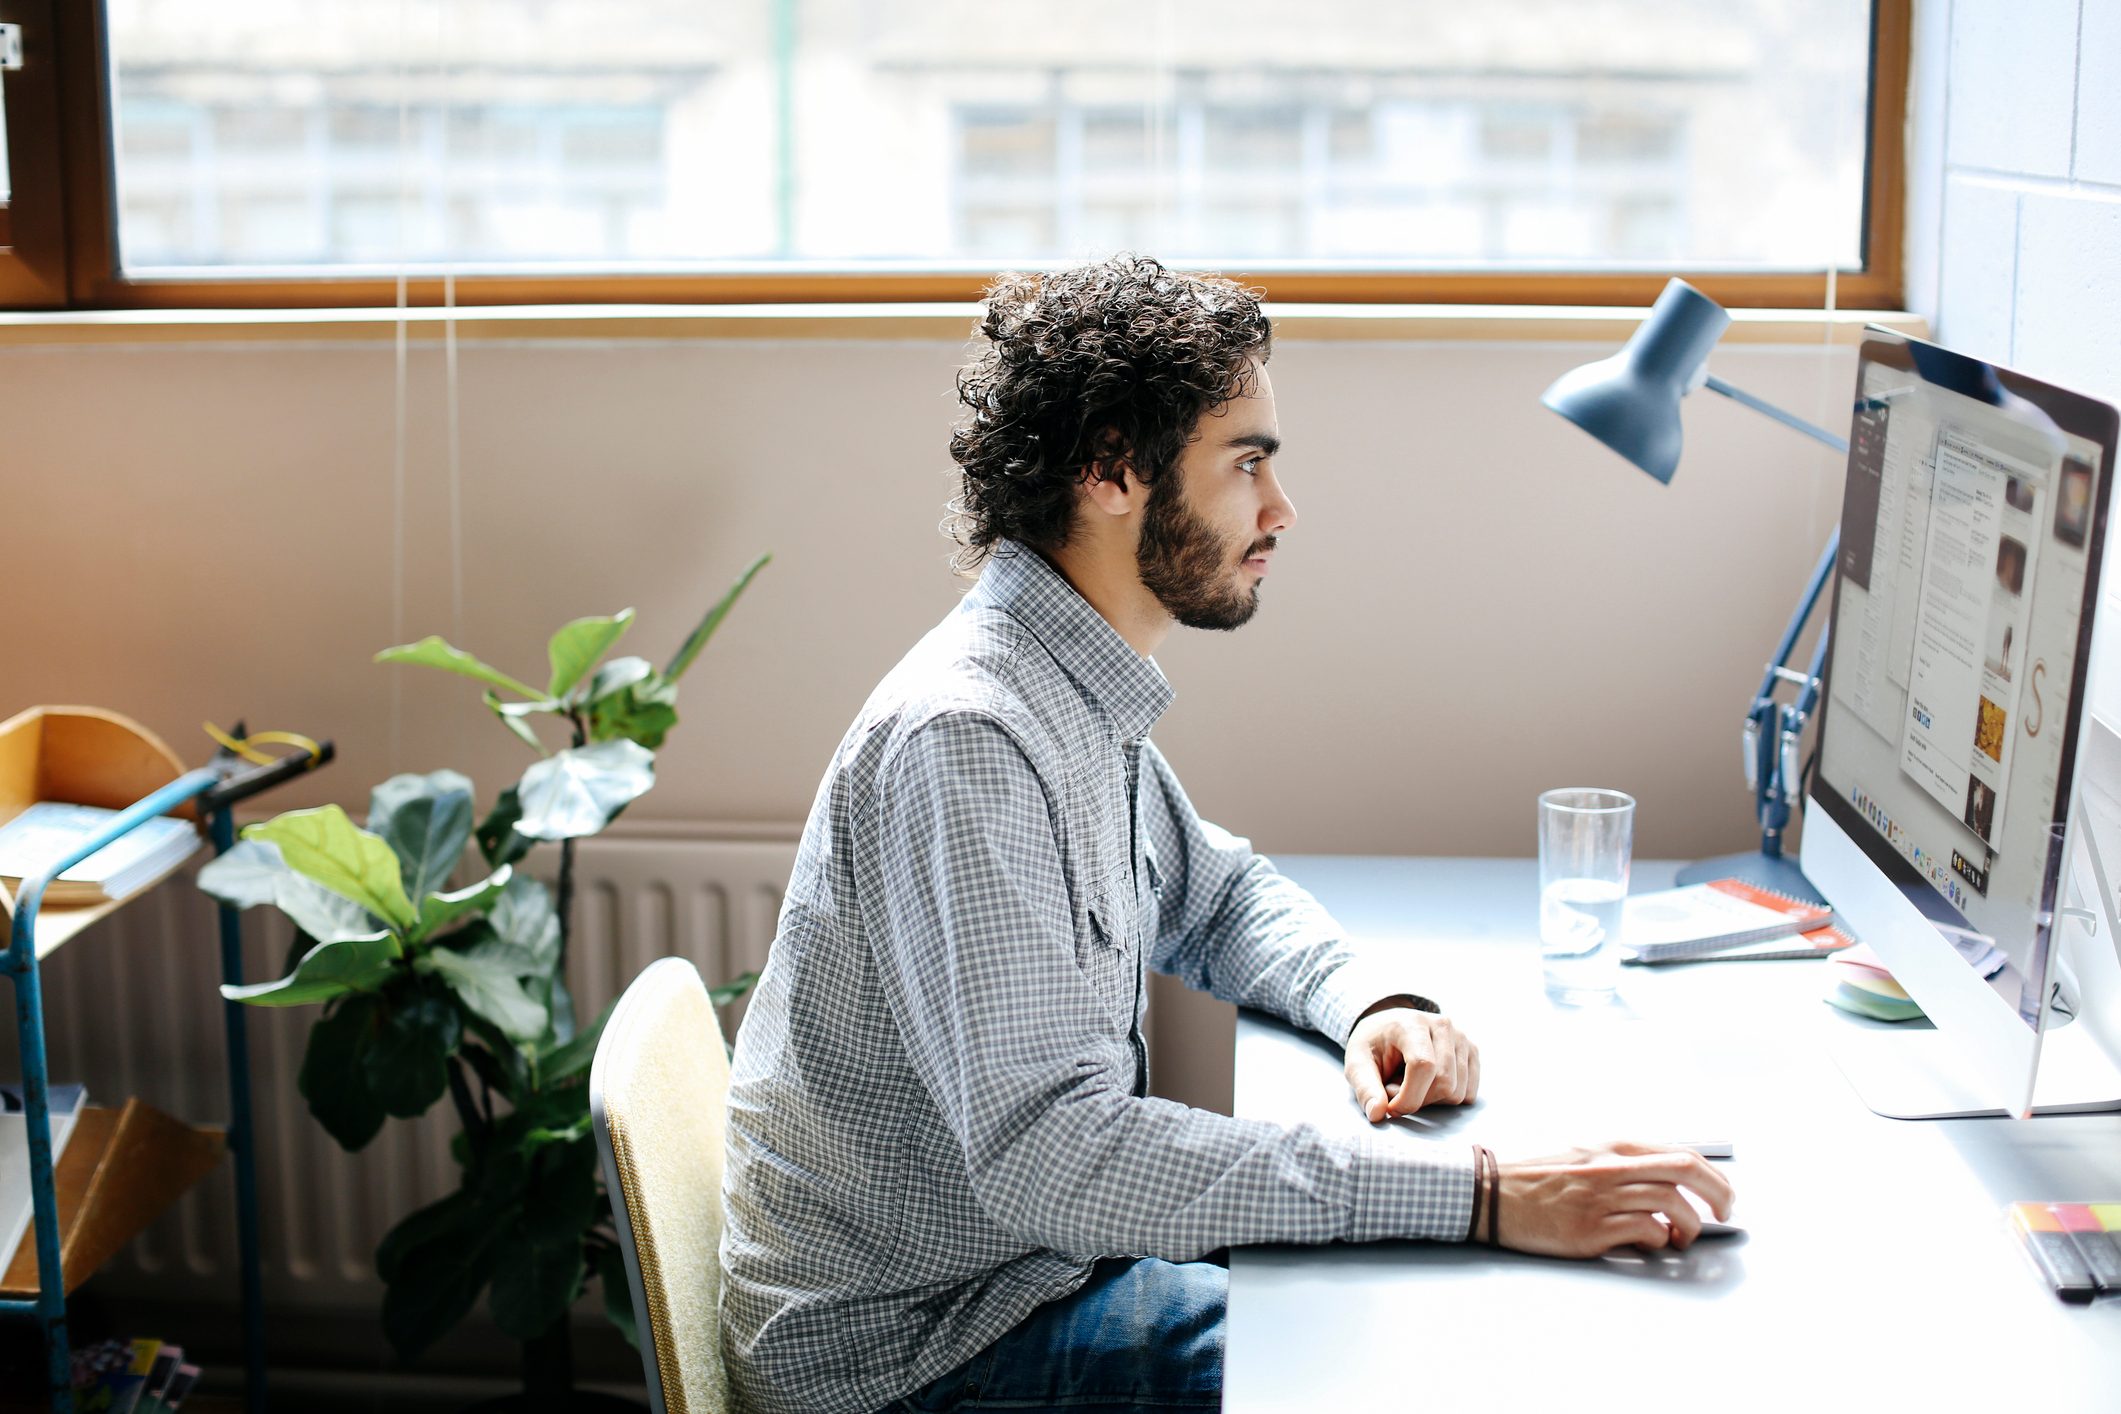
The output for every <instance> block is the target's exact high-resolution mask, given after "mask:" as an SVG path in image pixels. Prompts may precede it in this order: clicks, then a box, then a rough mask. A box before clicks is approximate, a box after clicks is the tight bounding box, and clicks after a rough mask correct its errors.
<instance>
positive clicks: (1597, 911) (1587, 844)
mask: <svg viewBox="0 0 2121 1414" xmlns="http://www.w3.org/2000/svg"><path fill="white" fill-rule="evenodd" d="M1634 843H1635V798H1634V797H1633V796H1630V795H1624V794H1622V793H1621V792H1619V791H1617V790H1597V789H1591V788H1586V787H1573V786H1572V787H1570V788H1568V789H1565V790H1550V791H1547V792H1545V793H1544V794H1542V795H1541V796H1540V797H1539V953H1540V960H1541V963H1542V965H1543V968H1544V970H1545V973H1546V987H1547V996H1548V997H1549V998H1551V999H1552V1000H1554V1001H1556V1002H1560V1003H1561V1004H1563V1005H1564V1006H1598V1005H1601V1004H1603V1003H1605V1002H1608V1001H1611V1000H1612V997H1613V991H1614V989H1615V988H1616V987H1617V986H1618V985H1619V982H1620V908H1621V902H1622V900H1624V899H1626V898H1627V896H1628V861H1629V856H1630V854H1631V853H1632V851H1633V848H1634Z"/></svg>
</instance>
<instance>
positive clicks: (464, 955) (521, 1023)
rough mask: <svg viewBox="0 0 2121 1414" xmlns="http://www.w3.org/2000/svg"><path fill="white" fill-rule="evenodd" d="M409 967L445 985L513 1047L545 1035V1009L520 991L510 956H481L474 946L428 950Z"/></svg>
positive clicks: (521, 986) (527, 994)
mask: <svg viewBox="0 0 2121 1414" xmlns="http://www.w3.org/2000/svg"><path fill="white" fill-rule="evenodd" d="M413 966H414V967H415V968H417V969H418V970H419V971H421V972H424V973H427V974H428V975H430V976H433V977H438V978H440V979H441V980H442V981H444V982H446V983H448V984H449V986H450V988H451V989H452V990H454V991H455V992H456V994H457V999H458V1000H459V1001H461V1002H463V1003H464V1006H465V1008H466V1009H467V1010H469V1011H470V1012H471V1013H472V1014H473V1015H474V1016H479V1017H483V1018H485V1019H486V1020H487V1021H490V1022H492V1023H493V1025H494V1026H495V1027H496V1028H497V1029H499V1031H500V1032H501V1034H502V1035H504V1036H506V1037H507V1038H508V1039H509V1040H511V1041H513V1042H515V1043H516V1044H518V1045H524V1044H528V1043H529V1042H532V1041H535V1040H537V1039H538V1037H540V1036H542V1035H544V1034H545V1025H546V1016H545V1008H543V1007H541V1006H539V1005H538V1003H537V999H536V998H534V997H532V996H531V995H530V994H529V993H528V992H526V991H524V990H523V984H522V982H521V981H520V980H518V977H517V974H516V971H515V968H514V966H513V955H512V954H509V955H505V956H504V957H501V958H495V957H492V956H482V955H481V953H480V949H478V948H476V947H474V948H473V949H471V951H469V952H458V951H456V950H455V949H453V948H446V947H437V948H428V949H426V950H425V951H423V952H421V953H420V954H419V955H418V956H417V957H415V958H414V959H413Z"/></svg>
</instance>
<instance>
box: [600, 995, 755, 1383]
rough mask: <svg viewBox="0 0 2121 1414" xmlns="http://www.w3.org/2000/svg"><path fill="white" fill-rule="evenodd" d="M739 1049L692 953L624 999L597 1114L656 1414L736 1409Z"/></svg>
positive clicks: (606, 1046)
mask: <svg viewBox="0 0 2121 1414" xmlns="http://www.w3.org/2000/svg"><path fill="white" fill-rule="evenodd" d="M728 1101H729V1058H728V1053H727V1052H726V1051H725V1050H724V1048H723V1045H722V1028H721V1026H720V1024H719V1023H718V1022H717V1021H716V1020H715V1015H714V1006H713V1004H712V1003H711V1002H709V1001H708V999H707V988H706V986H705V984H703V983H702V982H701V981H700V974H699V973H698V971H697V970H695V969H694V967H693V965H692V964H691V963H689V962H687V961H686V960H685V959H683V958H680V957H666V958H663V959H661V960H659V961H656V962H652V963H650V964H649V965H648V966H647V967H645V968H643V969H642V970H641V975H640V976H638V977H636V978H634V979H633V984H632V985H631V986H629V987H628V988H627V989H626V992H625V995H623V996H621V997H620V998H619V1004H618V1005H617V1006H616V1007H614V1008H613V1009H612V1013H611V1019H610V1020H609V1021H608V1022H606V1023H605V1026H604V1034H603V1036H602V1037H601V1038H600V1039H599V1040H598V1042H597V1053H596V1060H595V1061H594V1062H593V1063H592V1065H591V1066H590V1070H589V1112H590V1114H591V1116H592V1117H593V1121H592V1122H593V1123H594V1125H595V1127H596V1135H597V1154H598V1157H599V1158H600V1159H601V1160H602V1162H603V1167H604V1186H605V1187H606V1188H607V1189H609V1190H610V1193H611V1215H612V1218H613V1221H614V1222H615V1223H616V1225H617V1227H618V1231H619V1247H620V1250H621V1251H622V1252H623V1253H624V1255H625V1259H626V1285H627V1287H628V1289H629V1290H630V1292H631V1293H632V1296H633V1312H634V1320H635V1323H636V1325H637V1326H638V1328H639V1331H640V1346H641V1364H642V1366H643V1367H644V1369H645V1370H646V1371H647V1375H648V1402H649V1406H650V1407H651V1408H652V1409H653V1410H654V1411H655V1414H726V1411H727V1410H728V1409H729V1408H730V1403H729V1384H728V1376H727V1373H726V1372H725V1371H724V1370H723V1368H722V1346H721V1319H720V1316H719V1314H718V1313H717V1310H716V1302H717V1301H718V1299H719V1298H720V1296H721V1290H722V1269H721V1261H720V1256H719V1253H718V1248H719V1246H720V1244H721V1238H722V1143H723V1139H724V1137H725V1134H726V1132H727V1129H728V1122H729V1121H728V1111H729V1104H728Z"/></svg>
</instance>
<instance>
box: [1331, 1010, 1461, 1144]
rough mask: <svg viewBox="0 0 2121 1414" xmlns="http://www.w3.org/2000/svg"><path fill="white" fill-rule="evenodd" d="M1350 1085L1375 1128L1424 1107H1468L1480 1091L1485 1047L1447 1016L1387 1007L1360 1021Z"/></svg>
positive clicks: (1351, 1049) (1353, 1039)
mask: <svg viewBox="0 0 2121 1414" xmlns="http://www.w3.org/2000/svg"><path fill="white" fill-rule="evenodd" d="M1346 1070H1347V1076H1348V1084H1349V1085H1350V1086H1351V1087H1352V1088H1353V1089H1354V1091H1355V1103H1357V1104H1358V1105H1361V1106H1362V1112H1363V1113H1364V1114H1365V1115H1367V1116H1369V1119H1370V1122H1371V1123H1372V1124H1377V1123H1380V1122H1382V1121H1384V1120H1386V1119H1389V1118H1391V1117H1393V1116H1395V1115H1410V1114H1412V1113H1414V1112H1415V1111H1416V1110H1418V1109H1420V1108H1422V1107H1423V1106H1424V1105H1465V1104H1470V1103H1472V1101H1473V1098H1474V1096H1476V1095H1477V1094H1479V1092H1480V1047H1478V1046H1476V1045H1474V1044H1473V1043H1472V1041H1471V1040H1469V1039H1468V1038H1467V1037H1466V1036H1465V1035H1464V1034H1463V1033H1461V1032H1460V1031H1459V1029H1458V1028H1457V1027H1456V1026H1453V1025H1452V1024H1451V1019H1450V1018H1449V1017H1447V1016H1439V1015H1437V1014H1436V1013H1434V1012H1428V1011H1416V1010H1415V1009H1414V1008H1413V1007H1408V1006H1388V1007H1386V1008H1384V1009H1383V1010H1380V1011H1373V1012H1371V1013H1369V1014H1368V1015H1367V1016H1365V1017H1363V1019H1362V1020H1360V1021H1358V1022H1356V1023H1355V1030H1354V1031H1353V1032H1352V1033H1351V1034H1350V1035H1349V1037H1348V1056H1347V1067H1346Z"/></svg>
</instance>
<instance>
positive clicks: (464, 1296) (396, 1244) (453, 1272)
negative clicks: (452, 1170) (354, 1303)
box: [376, 1193, 520, 1361]
mask: <svg viewBox="0 0 2121 1414" xmlns="http://www.w3.org/2000/svg"><path fill="white" fill-rule="evenodd" d="M519 1212H520V1209H519V1208H517V1207H514V1206H506V1207H502V1206H495V1205H493V1204H490V1203H488V1202H485V1201H482V1200H481V1199H480V1198H479V1197H478V1196H477V1195H472V1194H462V1193H460V1194H453V1195H451V1196H450V1197H448V1198H444V1199H443V1200H442V1201H441V1202H440V1203H436V1204H432V1205H430V1206H429V1207H426V1208H422V1209H421V1210H419V1211H418V1212H416V1213H414V1214H412V1215H411V1216H410V1217H408V1218H406V1219H405V1220H404V1221H403V1222H401V1223H399V1224H398V1226H397V1227H396V1228H393V1229H392V1230H391V1232H390V1235H389V1236H387V1237H385V1238H384V1239H383V1245H382V1246H381V1247H379V1248H377V1249H376V1266H377V1268H378V1269H379V1270H382V1271H384V1280H385V1281H386V1282H387V1283H388V1284H389V1285H388V1287H387V1289H386V1290H385V1291H384V1293H383V1333H384V1334H385V1335H387V1336H389V1337H390V1343H391V1345H392V1346H393V1347H394V1348H395V1349H396V1350H397V1353H398V1358H399V1359H400V1360H407V1361H409V1360H412V1359H414V1358H416V1357H417V1356H418V1355H419V1354H420V1352H422V1351H423V1350H425V1349H427V1347H428V1346H430V1345H432V1344H433V1343H434V1342H435V1341H436V1340H437V1339H439V1338H440V1337H441V1336H442V1335H444V1334H445V1333H447V1332H448V1331H449V1330H450V1329H451V1328H452V1327H454V1326H455V1325H456V1323H457V1322H458V1321H460V1320H462V1319H464V1317H465V1315H466V1314H467V1313H469V1312H470V1310H471V1308H472V1306H473V1305H474V1304H476V1303H477V1301H478V1299H479V1293H480V1292H481V1291H482V1290H484V1289H485V1287H486V1283H487V1281H488V1280H489V1278H490V1277H491V1276H492V1274H493V1268H494V1262H495V1259H496V1258H497V1257H498V1256H499V1255H500V1252H501V1247H502V1244H503V1242H504V1241H505V1239H506V1238H507V1235H508V1232H509V1229H510V1227H511V1226H512V1225H513V1224H514V1222H515V1220H516V1218H517V1216H518V1213H519ZM408 1229H410V1230H411V1231H410V1232H409V1233H407V1235H406V1236H405V1237H403V1238H400V1237H399V1234H400V1233H401V1232H407V1230H408Z"/></svg>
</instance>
